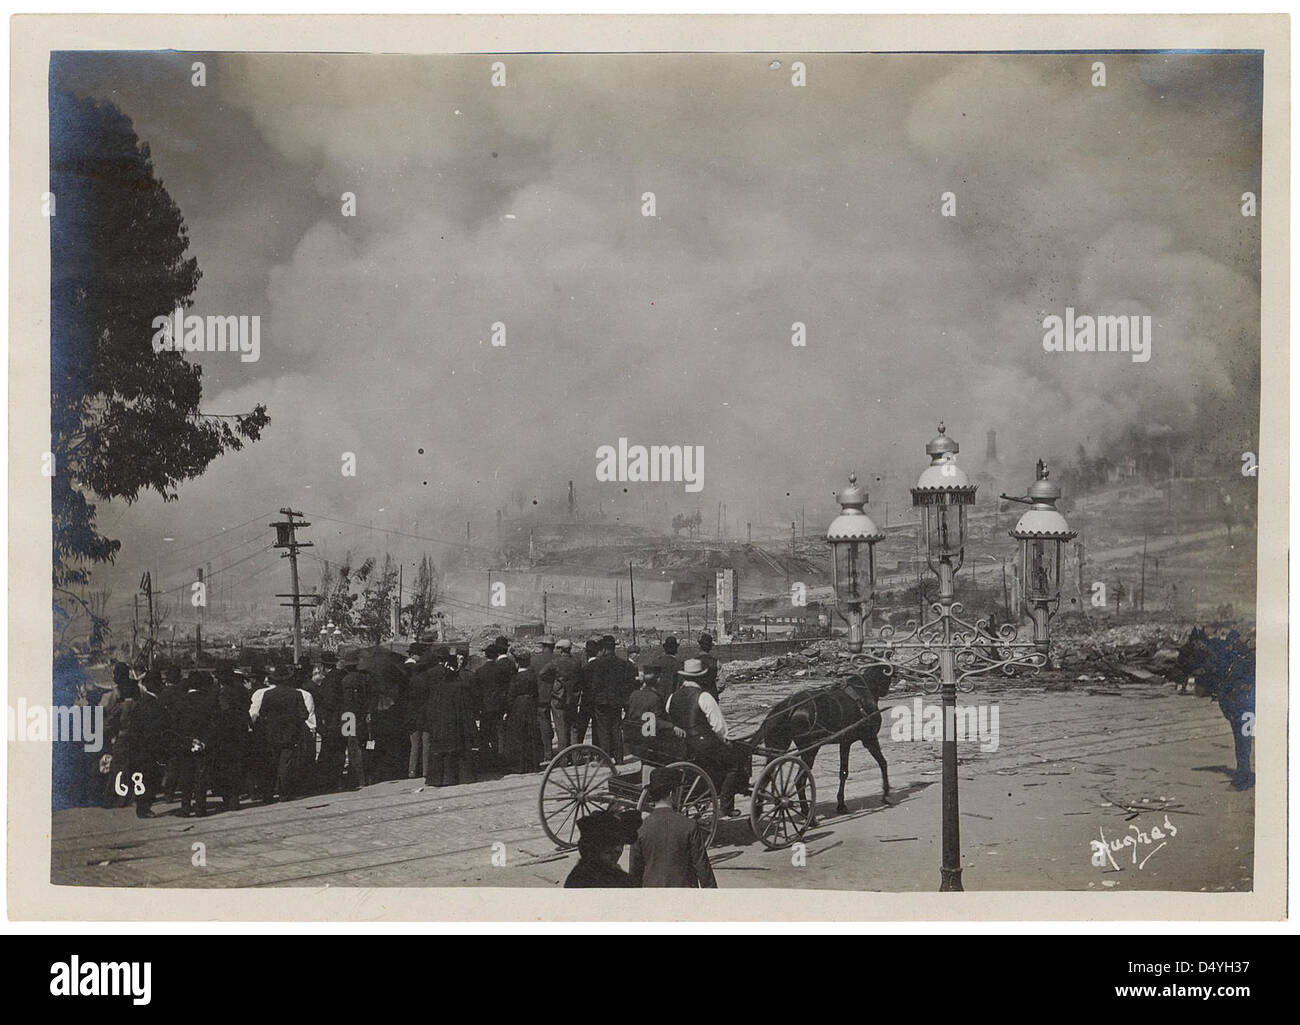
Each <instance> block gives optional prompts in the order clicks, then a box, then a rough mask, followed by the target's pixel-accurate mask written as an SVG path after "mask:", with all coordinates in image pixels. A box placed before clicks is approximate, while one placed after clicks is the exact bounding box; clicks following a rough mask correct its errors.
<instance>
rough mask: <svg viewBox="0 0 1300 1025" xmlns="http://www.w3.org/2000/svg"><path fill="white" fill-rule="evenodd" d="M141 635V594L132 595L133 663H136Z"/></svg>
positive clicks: (137, 592)
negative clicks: (138, 641) (136, 653)
mask: <svg viewBox="0 0 1300 1025" xmlns="http://www.w3.org/2000/svg"><path fill="white" fill-rule="evenodd" d="M139 634H140V592H139V591H136V593H135V594H133V595H131V661H132V662H134V661H135V651H136V647H137V638H138V637H139Z"/></svg>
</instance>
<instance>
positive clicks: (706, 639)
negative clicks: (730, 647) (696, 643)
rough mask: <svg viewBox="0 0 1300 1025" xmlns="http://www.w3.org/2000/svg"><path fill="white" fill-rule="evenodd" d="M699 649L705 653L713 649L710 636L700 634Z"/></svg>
mask: <svg viewBox="0 0 1300 1025" xmlns="http://www.w3.org/2000/svg"><path fill="white" fill-rule="evenodd" d="M700 647H701V648H703V649H704V650H705V651H708V650H709V649H710V648H711V647H713V636H712V634H700Z"/></svg>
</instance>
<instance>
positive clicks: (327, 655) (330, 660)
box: [320, 651, 339, 666]
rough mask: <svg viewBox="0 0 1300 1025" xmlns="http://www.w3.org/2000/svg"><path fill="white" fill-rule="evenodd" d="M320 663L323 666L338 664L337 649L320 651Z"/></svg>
mask: <svg viewBox="0 0 1300 1025" xmlns="http://www.w3.org/2000/svg"><path fill="white" fill-rule="evenodd" d="M320 664H321V665H323V666H336V665H338V664H339V653H338V652H337V651H322V652H321V655H320Z"/></svg>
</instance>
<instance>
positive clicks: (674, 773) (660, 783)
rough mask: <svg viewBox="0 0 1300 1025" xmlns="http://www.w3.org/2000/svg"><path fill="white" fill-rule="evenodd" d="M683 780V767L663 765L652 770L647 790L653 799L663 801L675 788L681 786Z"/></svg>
mask: <svg viewBox="0 0 1300 1025" xmlns="http://www.w3.org/2000/svg"><path fill="white" fill-rule="evenodd" d="M681 782H682V770H681V769H674V768H672V767H671V766H669V765H662V766H660V767H659V768H657V769H651V770H650V780H649V782H648V783H647V784H646V791H647V792H648V793H649V794H650V797H651V799H652V800H655V801H661V800H663V799H664V798H665V797H667V796H668V795H669V794H671V793H672V792H673V788H674V787H676V786H679V785H680V784H681Z"/></svg>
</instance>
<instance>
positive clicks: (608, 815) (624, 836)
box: [578, 811, 636, 847]
mask: <svg viewBox="0 0 1300 1025" xmlns="http://www.w3.org/2000/svg"><path fill="white" fill-rule="evenodd" d="M628 825H629V824H628V822H627V820H626V819H623V818H621V817H620V816H618V815H616V814H614V812H612V811H594V812H592V813H591V814H590V815H584V816H583V817H582V818H580V819H578V834H579V839H580V840H581V841H582V842H583V843H584V844H591V845H593V846H596V847H614V846H619V847H621V846H623V845H624V844H628V843H631V842H632V840H631V839H629V830H628ZM631 836H632V837H635V836H636V832H635V830H633V831H632V833H631Z"/></svg>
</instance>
